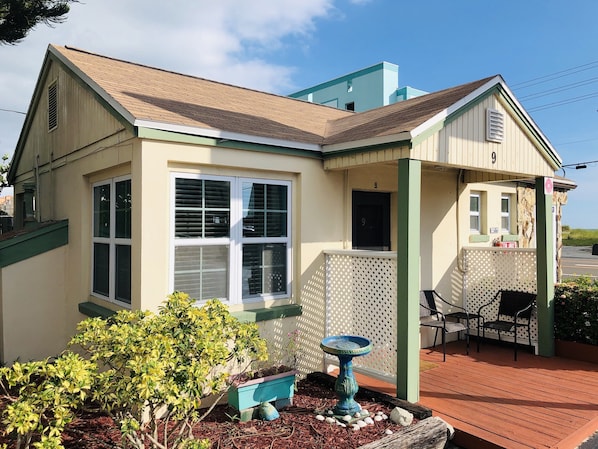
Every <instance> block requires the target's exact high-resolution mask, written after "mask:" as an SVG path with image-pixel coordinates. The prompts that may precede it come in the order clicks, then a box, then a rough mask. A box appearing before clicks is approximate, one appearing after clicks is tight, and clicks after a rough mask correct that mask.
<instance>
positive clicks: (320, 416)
mask: <svg viewBox="0 0 598 449" xmlns="http://www.w3.org/2000/svg"><path fill="white" fill-rule="evenodd" d="M316 419H317V420H318V421H324V419H325V418H324V417H323V416H322V415H316Z"/></svg>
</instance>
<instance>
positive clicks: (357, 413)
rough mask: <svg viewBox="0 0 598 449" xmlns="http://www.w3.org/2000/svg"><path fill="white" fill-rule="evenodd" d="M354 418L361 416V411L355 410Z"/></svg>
mask: <svg viewBox="0 0 598 449" xmlns="http://www.w3.org/2000/svg"><path fill="white" fill-rule="evenodd" d="M353 417H354V418H361V413H359V412H355V414H354V415H353Z"/></svg>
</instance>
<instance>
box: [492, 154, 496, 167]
mask: <svg viewBox="0 0 598 449" xmlns="http://www.w3.org/2000/svg"><path fill="white" fill-rule="evenodd" d="M492 163H493V164H496V151H493V152H492Z"/></svg>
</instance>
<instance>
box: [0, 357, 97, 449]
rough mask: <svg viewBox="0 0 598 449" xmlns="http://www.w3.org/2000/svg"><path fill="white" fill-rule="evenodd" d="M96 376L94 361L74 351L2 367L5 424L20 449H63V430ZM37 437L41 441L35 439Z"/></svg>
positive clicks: (88, 392)
mask: <svg viewBox="0 0 598 449" xmlns="http://www.w3.org/2000/svg"><path fill="white" fill-rule="evenodd" d="M95 375H96V365H95V363H93V362H90V361H88V360H85V359H83V358H81V357H80V356H79V355H77V354H74V353H71V352H66V353H64V354H62V355H61V356H60V357H58V358H57V359H55V360H51V361H50V360H44V361H39V362H28V363H19V362H16V363H14V364H13V365H12V366H11V367H3V368H0V390H1V394H2V397H3V399H4V400H5V401H6V402H7V404H8V405H7V406H6V408H5V409H4V413H3V419H2V423H3V424H4V426H5V428H4V431H5V432H7V433H11V432H14V433H15V434H16V435H17V444H16V447H17V449H20V448H29V447H31V446H33V447H36V448H45V449H49V448H62V447H63V446H62V443H61V435H62V431H63V430H64V428H65V426H66V425H67V424H68V423H70V422H71V421H72V420H73V418H74V417H75V411H76V410H77V409H78V408H80V407H81V406H82V405H83V403H84V401H85V400H86V399H87V398H88V397H89V395H90V392H91V388H92V385H93V380H94V377H95ZM35 436H39V438H38V439H39V441H35V442H34V441H33V439H34V437H35Z"/></svg>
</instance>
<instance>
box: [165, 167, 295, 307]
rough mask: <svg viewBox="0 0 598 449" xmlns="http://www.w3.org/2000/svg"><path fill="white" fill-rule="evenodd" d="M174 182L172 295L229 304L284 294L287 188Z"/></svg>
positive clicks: (240, 181)
mask: <svg viewBox="0 0 598 449" xmlns="http://www.w3.org/2000/svg"><path fill="white" fill-rule="evenodd" d="M173 178H174V188H173V193H174V208H173V212H174V213H173V226H172V228H173V234H174V235H173V238H172V241H173V248H172V249H173V257H172V260H173V268H172V272H173V276H172V286H173V290H178V291H183V292H186V293H188V294H189V295H190V296H191V297H193V298H195V299H197V300H199V301H205V300H208V299H211V298H218V299H220V300H222V301H225V302H229V303H232V304H236V303H241V302H243V301H251V300H259V299H274V298H277V297H284V296H286V295H288V291H289V283H290V254H291V236H290V232H289V230H290V225H289V224H290V213H289V209H290V208H289V205H290V183H289V182H286V181H274V180H263V179H249V178H237V177H215V176H193V175H182V174H178V175H174V176H173Z"/></svg>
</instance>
